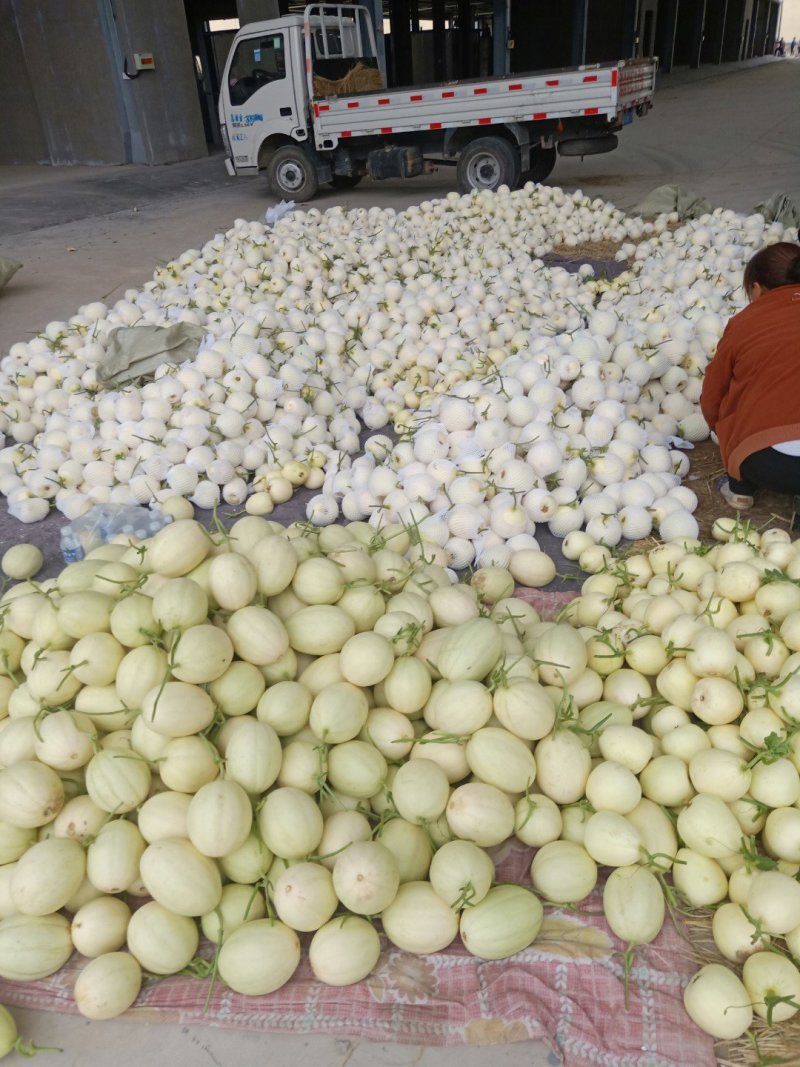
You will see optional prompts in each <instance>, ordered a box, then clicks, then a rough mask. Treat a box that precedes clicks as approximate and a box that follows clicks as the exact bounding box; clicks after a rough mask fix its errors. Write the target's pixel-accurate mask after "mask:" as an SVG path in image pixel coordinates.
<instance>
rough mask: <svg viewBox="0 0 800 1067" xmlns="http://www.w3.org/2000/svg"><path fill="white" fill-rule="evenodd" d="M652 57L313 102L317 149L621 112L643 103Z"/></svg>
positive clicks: (654, 64)
mask: <svg viewBox="0 0 800 1067" xmlns="http://www.w3.org/2000/svg"><path fill="white" fill-rule="evenodd" d="M657 65H658V64H657V60H655V59H639V60H624V61H621V62H619V63H613V64H606V65H603V66H597V67H587V68H579V69H574V68H573V69H568V70H560V71H544V72H541V71H540V72H538V73H535V74H519V75H516V76H514V77H501V78H487V79H484V80H481V79H473V80H470V81H461V82H451V83H449V84H447V83H439V84H437V85H431V86H424V87H423V86H420V87H413V88H396V89H384V90H381V91H380V92H367V93H357V94H354V95H348V96H330V97H325V98H322V99H315V100H314V101H313V108H314V126H315V131H316V141H317V147H318V148H323V147H324V148H332V147H335V145H336V144H338V142H339V140H340V139H342V138H349V137H369V136H373V135H386V134H393V133H409V132H415V131H419V130H440V129H446V128H452V127H457V126H491V125H493V124H498V123H506V122H532V121H533V122H538V121H545V120H548V119H573V118H582V117H584V116H603V117H605V118H606V119H607V120H611V121H613V120H614V119H615V118H616V117H617V116H618V115H620V114H621V113H623V112H625V111H628V110H629V109H631V108H634V107H641V106H642V105H646V104H648V103H649V100H650V97H651V96H652V94H653V90H654V88H655V76H656V69H657Z"/></svg>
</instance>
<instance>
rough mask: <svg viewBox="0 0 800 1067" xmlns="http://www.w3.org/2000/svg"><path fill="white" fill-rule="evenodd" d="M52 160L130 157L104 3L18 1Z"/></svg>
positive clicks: (30, 71) (19, 25) (16, 9)
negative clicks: (100, 8)
mask: <svg viewBox="0 0 800 1067" xmlns="http://www.w3.org/2000/svg"><path fill="white" fill-rule="evenodd" d="M12 7H13V9H14V14H15V16H16V22H17V29H18V32H19V37H20V41H21V43H22V51H23V54H24V56H25V63H26V66H27V71H28V77H29V79H30V83H31V91H32V97H33V101H34V103H35V106H36V110H37V112H38V114H39V120H40V123H41V128H42V132H43V134H44V139H45V142H46V145H47V157H48V159H49V161H50V162H51V163H125V162H127V161H128V151H127V144H126V135H125V134H126V131H125V126H126V124H125V121H124V115H123V112H122V106H121V100H120V98H119V95H118V94H117V93H116V92H114V91H113V90H112V91H111V92H109V86H110V85H111V86H113V84H114V82H115V81H116V77H115V72H114V70H113V68H112V65H111V59H110V56H109V54H108V50H107V47H106V38H105V30H104V26H103V22H102V19H101V11H100V10H99V4H96V3H94V2H92V0H59V2H58V3H57V4H45V3H39V2H30V0H27V2H26V0H12Z"/></svg>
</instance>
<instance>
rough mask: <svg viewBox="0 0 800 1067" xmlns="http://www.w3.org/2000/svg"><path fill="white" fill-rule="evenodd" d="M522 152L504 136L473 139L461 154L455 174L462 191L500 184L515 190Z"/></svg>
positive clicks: (493, 187) (468, 191)
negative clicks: (517, 150) (515, 148)
mask: <svg viewBox="0 0 800 1067" xmlns="http://www.w3.org/2000/svg"><path fill="white" fill-rule="evenodd" d="M520 170H521V166H520V160H519V153H518V152H516V151H515V150H514V148H513V147H512V146H511V145H510V144H509V143H508V141H504V140H503V138H502V137H479V138H478V139H477V140H475V141H471V142H470V143H469V144H468V145H467V147H466V148H465V149H464V151H463V152H462V153H461V155H460V156H459V157H458V167H457V169H456V176H457V178H458V187H459V189H460V190H461V192H462V193H470V192H472V190H473V189H477V190H478V191H480V190H481V189H490V190H491V191H492V192H494V191H495V190H496V189H499V188H500V186H501V185H507V186H508V187H509V189H514V188H515V187H516V186H517V185H518V184H519V176H520Z"/></svg>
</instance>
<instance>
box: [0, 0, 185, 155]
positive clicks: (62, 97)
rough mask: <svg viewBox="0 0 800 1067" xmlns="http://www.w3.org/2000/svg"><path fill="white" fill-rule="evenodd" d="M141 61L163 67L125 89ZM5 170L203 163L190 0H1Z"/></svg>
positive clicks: (0, 148)
mask: <svg viewBox="0 0 800 1067" xmlns="http://www.w3.org/2000/svg"><path fill="white" fill-rule="evenodd" d="M134 52H153V54H154V55H155V59H156V67H155V70H153V71H146V72H143V73H142V74H141V75H140V77H138V78H136V79H132V80H125V79H124V77H123V62H124V60H125V59H126V57H127V61H128V67H129V69H130V70H131V71H133V53H134ZM0 55H2V64H0V98H1V99H2V100H3V102H4V109H3V110H4V118H3V122H4V127H5V128H4V135H3V137H2V138H0V162H2V163H33V162H45V163H53V164H65V163H90V164H91V163H111V164H119V163H172V162H176V161H178V160H181V159H195V158H197V157H199V156H203V155H205V154H206V141H205V136H204V132H203V124H202V120H201V116H200V104H199V96H198V89H197V82H196V78H195V73H194V61H193V58H192V52H191V48H190V46H189V34H188V29H187V24H186V14H185V10H184V6H183V0H58V2H57V3H53V2H51V0H0Z"/></svg>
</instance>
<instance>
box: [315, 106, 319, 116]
mask: <svg viewBox="0 0 800 1067" xmlns="http://www.w3.org/2000/svg"><path fill="white" fill-rule="evenodd" d="M314 118H315V119H318V118H319V104H314Z"/></svg>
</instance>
